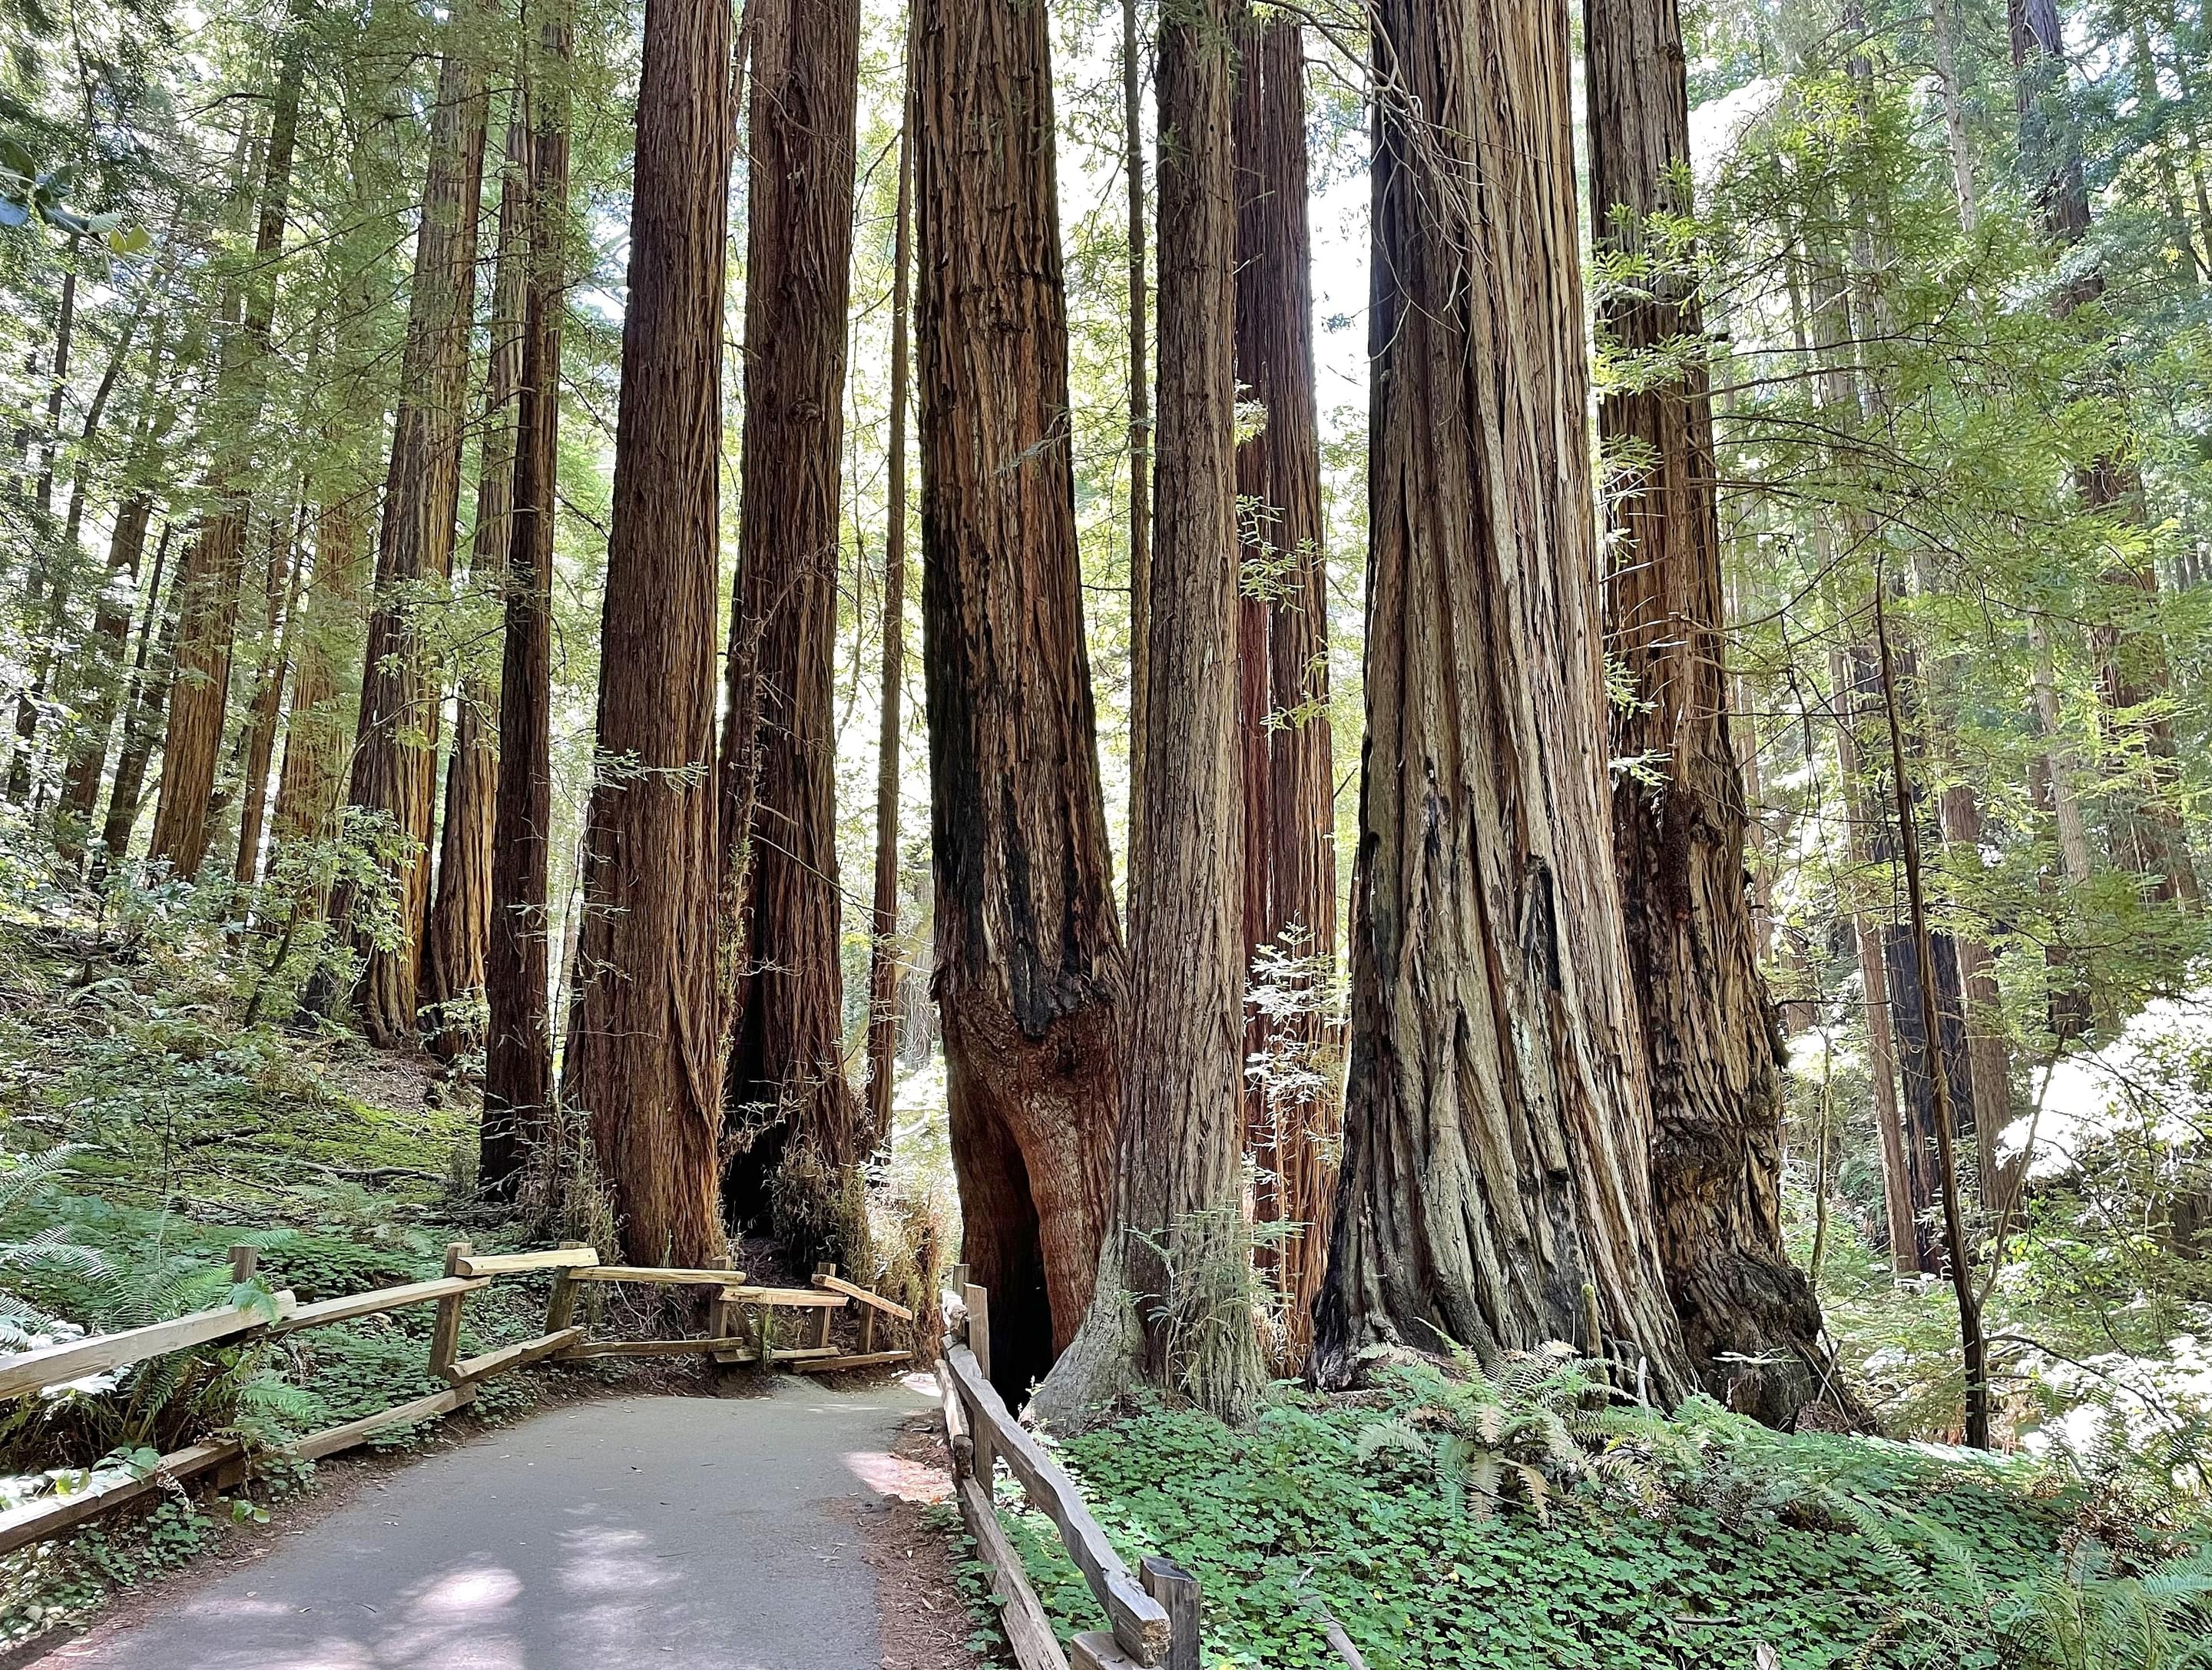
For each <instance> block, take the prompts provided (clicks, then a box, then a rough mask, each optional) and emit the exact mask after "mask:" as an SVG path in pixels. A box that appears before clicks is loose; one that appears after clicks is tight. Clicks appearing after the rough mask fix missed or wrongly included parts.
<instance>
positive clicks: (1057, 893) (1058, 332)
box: [915, 0, 1127, 1397]
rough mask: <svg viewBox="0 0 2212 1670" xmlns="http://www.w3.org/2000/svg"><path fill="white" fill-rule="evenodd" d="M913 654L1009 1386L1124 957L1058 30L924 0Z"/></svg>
mask: <svg viewBox="0 0 2212 1670" xmlns="http://www.w3.org/2000/svg"><path fill="white" fill-rule="evenodd" d="M915 40H916V47H917V55H918V64H917V70H916V95H915V96H916V114H917V121H916V124H915V137H916V145H917V147H918V149H917V157H916V162H917V168H916V174H917V178H916V187H917V192H918V197H917V201H918V204H919V209H920V231H921V251H922V261H921V290H920V295H919V298H918V307H917V315H916V316H917V319H918V321H919V331H920V339H921V340H920V349H921V355H920V358H921V447H922V632H923V656H922V659H923V665H924V667H925V669H926V677H927V698H928V708H929V759H930V786H931V799H930V830H931V837H932V845H933V850H934V853H935V860H936V881H937V910H936V919H937V972H936V980H935V986H936V992H937V999H938V1008H939V1015H940V1016H941V1017H942V1020H943V1024H944V1035H945V1069H946V1078H947V1091H948V1098H949V1107H950V1113H951V1130H952V1159H953V1165H954V1169H955V1170H956V1172H957V1175H958V1178H959V1182H960V1209H961V1227H962V1253H963V1257H964V1258H965V1259H966V1260H968V1263H969V1269H970V1272H971V1273H972V1274H973V1277H974V1278H975V1280H976V1281H977V1282H979V1283H981V1284H983V1285H984V1286H987V1287H988V1288H989V1289H990V1290H991V1327H992V1333H991V1345H992V1360H991V1366H992V1372H993V1375H994V1378H995V1379H996V1380H997V1382H998V1384H999V1386H1000V1388H1001V1390H1003V1391H1004V1392H1006V1394H1008V1395H1009V1396H1012V1397H1018V1396H1019V1394H1021V1393H1022V1392H1023V1391H1024V1390H1026V1389H1027V1388H1028V1387H1029V1386H1030V1384H1031V1383H1032V1382H1035V1381H1036V1378H1037V1377H1038V1376H1039V1375H1042V1373H1043V1372H1044V1371H1045V1369H1048V1367H1050V1366H1051V1363H1052V1361H1053V1358H1054V1356H1055V1355H1057V1353H1058V1352H1059V1351H1060V1350H1062V1349H1064V1348H1065V1347H1066V1345H1067V1344H1068V1342H1069V1341H1070V1340H1071V1339H1073V1337H1074V1334H1075V1331H1076V1328H1077V1327H1078V1326H1079V1324H1080V1323H1081V1321H1082V1320H1083V1316H1084V1313H1085V1309H1087V1307H1088V1306H1089V1304H1090V1302H1091V1288H1092V1284H1093V1282H1094V1280H1095V1278H1097V1270H1098V1250H1099V1246H1100V1243H1101V1241H1102V1239H1103V1236H1104V1234H1105V1227H1106V1218H1107V1213H1108V1208H1109V1204H1110V1199H1111V1181H1112V1154H1113V1137H1114V1130H1115V1122H1116V1113H1117V1110H1118V1108H1119V1107H1120V1105H1121V1084H1120V1074H1121V1057H1120V1052H1119V1044H1120V1041H1121V1006H1122V1002H1123V994H1124V990H1125V983H1126V978H1127V976H1126V972H1125V965H1124V961H1123V956H1122V949H1121V932H1120V929H1119V926H1118V924H1117V923H1116V921H1115V914H1114V897H1113V868H1112V858H1111V854H1110V853H1109V850H1108V844H1107V836H1106V814H1105V801H1104V795H1103V791H1102V789H1101V786H1100V782H1099V775H1098V762H1097V736H1096V720H1095V716H1094V714H1093V711H1092V707H1091V666H1090V659H1089V654H1088V652H1087V650H1086V647H1085V642H1084V635H1083V599H1082V586H1081V570H1080V564H1079V556H1078V551H1077V542H1076V531H1075V476H1074V465H1073V455H1072V453H1071V451H1070V435H1069V431H1068V391H1067V309H1066V292H1065V288H1064V285H1063V279H1062V272H1061V267H1060V214H1059V198H1058V193H1057V191H1056V189H1055V183H1054V182H1055V173H1054V154H1053V152H1054V147H1053V104H1052V100H1051V98H1050V96H1049V95H1050V89H1051V85H1052V66H1051V38H1050V34H1049V31H1048V20H1047V17H1046V15H1045V12H1044V10H1043V9H1042V8H1041V7H1037V6H1031V5H1026V4H1022V3H1019V0H982V3H955V0H921V4H920V5H919V6H918V8H917V10H916V15H915Z"/></svg>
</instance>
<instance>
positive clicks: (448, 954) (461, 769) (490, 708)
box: [420, 677, 499, 1065]
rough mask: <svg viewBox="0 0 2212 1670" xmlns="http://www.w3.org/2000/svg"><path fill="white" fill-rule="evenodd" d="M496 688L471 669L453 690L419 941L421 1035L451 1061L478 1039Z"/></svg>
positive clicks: (494, 780)
mask: <svg viewBox="0 0 2212 1670" xmlns="http://www.w3.org/2000/svg"><path fill="white" fill-rule="evenodd" d="M498 699H499V698H498V695H497V693H496V692H495V691H493V690H491V689H488V688H487V687H486V685H485V683H484V681H483V680H482V679H481V678H477V677H467V678H464V679H462V680H461V683H460V687H459V691H458V693H457V695H456V696H455V699H454V700H455V713H454V719H453V747H452V749H451V750H450V751H449V752H448V754H447V758H446V816H445V818H444V820H443V821H442V822H441V824H440V826H439V834H438V885H437V892H436V894H435V896H434V897H433V898H432V900H431V903H430V914H429V919H428V924H427V926H426V929H425V933H424V938H423V942H422V992H421V994H420V996H421V1002H422V1034H423V1041H425V1042H426V1043H427V1044H428V1046H429V1049H430V1053H431V1054H433V1055H435V1056H436V1057H437V1058H438V1059H439V1060H441V1061H444V1062H447V1064H449V1065H450V1064H451V1063H453V1062H455V1061H458V1060H460V1059H461V1057H463V1056H464V1055H466V1054H469V1053H471V1051H472V1050H475V1049H476V1048H478V1047H480V1046H481V1045H482V1043H483V1023H481V1022H480V1021H479V1020H478V1018H477V1005H478V1004H480V1003H482V1002H483V990H484V948H485V946H486V945H487V944H489V938H490V934H491V843H492V821H493V816H494V814H493V805H494V802H495V798H496V796H497V794H498V792H499V754H498V751H497V750H496V749H495V747H494V742H495V738H496V734H497V733H496V731H495V725H496V723H497V721H496V719H495V714H496V712H497V708H496V707H495V703H496V702H497V701H498Z"/></svg>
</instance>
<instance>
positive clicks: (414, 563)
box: [333, 19, 485, 1049]
mask: <svg viewBox="0 0 2212 1670" xmlns="http://www.w3.org/2000/svg"><path fill="white" fill-rule="evenodd" d="M447 27H448V29H449V30H452V31H453V32H455V33H454V35H453V38H451V39H448V42H447V50H446V54H445V57H444V58H443V60H442V61H441V64H440V67H439V72H438V102H437V109H436V112H435V115H434V116H433V118H432V121H431V131H430V154H429V161H428V167H427V170H426V173H425V175H424V179H423V185H422V220H421V222H420V223H419V225H418V227H417V229H416V237H415V276H414V288H413V289H412V291H411V292H410V295H409V299H408V309H407V343H406V347H405V349H404V354H403V356H402V360H401V365H400V388H399V407H398V411H397V412H396V413H395V414H394V416H393V419H392V462H391V467H390V470H389V471H387V473H386V477H385V483H384V519H383V521H382V522H381V524H380V525H379V527H378V530H377V539H376V580H375V590H374V601H373V604H372V607H371V610H370V614H369V618H368V651H367V654H366V656H365V657H364V659H363V661H362V678H361V714H360V718H359V720H357V721H356V725H355V729H354V752H353V770H352V773H351V780H350V781H349V784H348V786H347V792H346V802H347V804H348V805H349V806H351V807H355V808H358V809H359V810H360V811H364V812H368V813H370V814H373V815H376V816H379V817H382V818H385V819H388V820H389V823H390V830H391V833H392V835H395V836H396V837H397V838H398V842H399V844H400V848H401V852H400V856H399V857H398V859H397V860H396V862H397V865H398V871H397V874H396V876H395V878H394V883H395V885H396V887H397V890H398V936H397V938H396V940H394V941H393V942H392V943H389V944H384V943H380V942H379V940H378V938H375V937H374V936H372V935H370V934H368V933H367V932H362V931H361V930H358V929H356V927H355V926H354V924H353V923H352V922H351V920H349V918H350V916H351V914H352V902H351V895H350V890H347V889H341V890H339V896H338V898H337V901H335V902H334V904H333V909H334V911H335V912H336V913H337V929H338V931H339V932H343V933H345V934H347V935H348V936H349V938H350V939H351V941H352V944H353V949H354V952H355V955H356V956H357V957H359V958H360V960H361V972H360V981H359V984H358V985H357V987H356V989H355V993H354V997H355V1001H356V1005H357V1006H358V1007H359V1010H360V1013H361V1023H362V1029H363V1030H364V1031H366V1032H367V1033H368V1036H369V1040H370V1041H372V1042H373V1043H374V1044H376V1045H378V1046H379V1047H380V1048H385V1049H398V1048H405V1047H408V1046H410V1045H412V1044H414V1043H415V1042H416V1040H417V1038H418V1035H419V1034H418V1032H417V1029H416V1013H415V1011H416V987H417V985H418V982H419V976H420V974H421V968H422V931H423V920H424V918H425V915H426V914H427V913H428V907H429V899H430V837H431V825H432V823H433V821H434V820H435V815H436V810H437V755H438V722H439V708H440V706H441V700H442V692H441V689H440V684H439V678H438V674H437V671H436V669H435V668H434V667H433V666H431V665H429V651H428V647H427V646H426V645H425V643H424V641H423V637H424V634H423V629H422V620H421V612H422V610H423V608H424V607H425V606H426V604H428V600H429V598H428V593H429V592H430V591H431V590H432V589H433V588H435V587H438V586H442V585H443V583H444V582H445V581H447V580H449V579H450V578H451V576H452V574H453V532H454V519H455V518H456V516H457V515H458V513H459V501H460V490H461V435H462V431H463V429H464V428H465V425H466V422H467V409H468V394H467V390H468V373H469V331H470V327H471V324H472V323H473V315H474V313H475V306H476V263H477V215H478V206H479V203H480V201H481V197H482V194H483V150H484V120H485V94H484V82H483V72H482V70H480V69H479V68H478V67H477V63H476V60H475V47H474V44H473V43H472V42H471V41H468V40H465V39H460V38H459V31H460V30H461V29H463V28H464V27H465V23H464V22H463V21H460V20H459V19H456V20H454V21H451V22H449V23H448V25H447Z"/></svg>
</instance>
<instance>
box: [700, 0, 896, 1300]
mask: <svg viewBox="0 0 2212 1670" xmlns="http://www.w3.org/2000/svg"><path fill="white" fill-rule="evenodd" d="M755 5H756V8H757V16H756V18H755V20H754V27H755V29H756V34H755V36H754V40H753V64H752V89H751V92H752V107H751V117H750V131H751V141H752V155H751V159H750V161H751V171H750V186H749V191H748V196H747V198H746V215H747V217H748V221H749V228H748V243H747V257H746V268H745V403H744V404H745V416H744V446H743V448H742V451H743V454H744V482H743V488H744V496H743V503H742V506H741V508H740V513H739V535H738V539H739V546H738V549H739V553H740V556H739V562H738V586H737V596H736V598H735V600H734V602H733V604H732V609H731V615H730V645H729V671H728V676H729V680H730V685H731V693H732V700H731V701H730V702H729V703H728V711H727V713H726V716H725V729H724V742H723V770H724V772H725V774H726V777H727V779H728V782H727V786H726V802H725V809H726V813H727V814H728V815H729V816H730V817H732V823H731V825H730V826H729V827H728V828H726V829H725V830H724V831H723V836H724V839H725V840H726V841H729V842H731V843H733V846H732V857H731V859H729V860H728V861H727V864H726V868H727V871H728V874H729V876H730V878H731V884H732V887H733V888H734V889H735V896H734V899H733V900H732V918H733V922H734V925H735V930H736V936H737V937H736V942H735V947H734V949H735V956H736V962H737V981H738V985H737V994H736V1000H737V1003H738V1011H737V1014H736V1017H735V1021H736V1026H735V1032H734V1035H733V1039H732V1053H731V1059H730V1073H729V1083H728V1087H727V1095H728V1100H729V1103H730V1108H731V1116H732V1122H733V1134H734V1139H735V1140H734V1146H735V1149H736V1153H735V1157H734V1159H733V1161H732V1166H731V1170H730V1175H729V1180H728V1188H727V1198H728V1206H729V1211H730V1213H731V1216H732V1220H733V1221H734V1222H736V1223H737V1224H753V1225H758V1226H760V1227H763V1228H767V1229H771V1230H773V1231H774V1233H775V1235H776V1236H777V1237H778V1238H779V1239H780V1240H781V1241H782V1242H784V1243H785V1245H786V1246H787V1248H788V1249H789V1250H790V1251H791V1252H792V1253H793V1255H794V1256H795V1257H797V1258H799V1260H801V1261H811V1260H817V1259H829V1260H836V1262H838V1263H840V1264H844V1265H848V1266H858V1265H859V1264H860V1262H861V1260H860V1245H859V1239H860V1236H862V1235H863V1234H864V1233H865V1218H864V1214H863V1212H862V1211H861V1203H860V1199H859V1198H858V1185H859V1175H858V1171H857V1168H858V1165H859V1163H860V1161H861V1160H862V1159H863V1158H864V1157H865V1155H864V1154H863V1153H862V1151H861V1145H860V1136H861V1130H860V1105H859V1102H858V1101H857V1099H856V1098H855V1097H854V1094H853V1091H852V1087H851V1086H850V1085H849V1084H847V1083H846V1080H845V1073H844V1065H843V1060H842V1055H843V1047H842V1035H843V1030H844V985H843V980H842V972H841V964H840V955H841V951H842V944H841V938H842V934H841V920H840V918H841V904H842V895H841V893H840V890H839V888H838V881H837V806H836V741H835V738H834V735H833V723H834V722H833V718H832V708H831V701H830V693H831V683H832V676H833V670H834V667H835V663H836V625H837V557H838V549H839V545H838V542H839V530H840V527H841V525H842V524H841V519H840V514H839V512H840V504H839V492H838V483H839V479H840V478H839V471H838V453H839V449H840V447H841V446H842V444H843V436H844V405H845V356H846V322H845V310H846V305H847V302H848V300H849V299H850V295H851V267H852V254H853V158H854V118H855V114H856V108H857V102H858V99H859V87H860V81H859V77H860V8H859V6H858V4H857V3H856V0H755ZM738 820H742V821H738Z"/></svg>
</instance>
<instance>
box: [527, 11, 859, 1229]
mask: <svg viewBox="0 0 2212 1670" xmlns="http://www.w3.org/2000/svg"><path fill="white" fill-rule="evenodd" d="M729 88H730V15H729V9H728V7H727V5H726V4H724V3H722V0H648V3H647V9H646V18H645V56H644V61H643V65H642V69H641V73H640V79H639V84H638V112H637V166H636V185H635V192H634V195H633V197H632V206H631V210H630V261H629V310H628V312H627V313H626V314H625V316H624V319H623V376H622V404H621V408H620V411H619V414H618V416H617V425H616V433H615V487H614V520H613V528H612V534H611V538H610V540H609V543H608V550H607V586H606V601H605V609H604V612H603V614H602V616H601V625H600V653H601V657H602V665H603V666H604V667H605V674H604V676H603V677H602V678H601V680H600V684H599V769H598V774H597V781H596V782H595V783H594V785H593V786H592V805H591V812H590V821H589V824H588V827H587V832H586V837H585V849H584V865H585V879H584V922H583V928H582V933H581V938H580V942H579V945H578V951H577V956H578V963H579V967H580V984H579V989H578V997H577V1003H576V1019H575V1028H574V1032H573V1034H572V1035H571V1036H570V1038H569V1041H568V1080H567V1084H566V1097H565V1099H566V1100H567V1102H568V1104H569V1105H570V1106H571V1107H573V1108H580V1109H584V1110H586V1111H587V1112H588V1113H589V1114H590V1116H591V1122H592V1145H593V1147H594V1149H595V1151H597V1153H598V1156H599V1169H600V1172H601V1174H602V1175H604V1176H605V1179H606V1180H607V1182H608V1184H609V1185H610V1187H611V1189H612V1191H613V1194H614V1204H615V1211H616V1213H617V1218H618V1219H619V1222H620V1224H621V1235H622V1240H623V1248H624V1250H625V1252H626V1253H627V1254H628V1255H629V1257H630V1258H631V1259H632V1260H634V1261H635V1262H639V1263H647V1264H662V1263H665V1264H673V1265H690V1266H712V1265H716V1264H720V1262H722V1260H724V1259H725V1258H726V1256H727V1251H728V1241H727V1239H726V1237H725V1236H724V1235H723V1233H722V1227H721V1220H720V1213H719V1212H717V1211H716V1207H715V1172H716V1144H717V1139H718V1137H719V1134H720V1122H721V1120H720V1112H721V1103H720V1096H719V1094H718V1092H719V1090H720V1084H721V1066H722V1064H721V1053H720V1041H721V1027H720V1011H721V998H720V992H719V990H718V988H717V982H716V978H715V975H716V970H715V955H714V953H715V915H716V913H715V897H714V878H715V839H714V615H715V603H716V595H715V594H716V591H717V585H716V579H717V569H718V567H719V564H718V561H717V551H718V539H717V520H718V507H719V503H720V481H719V470H720V450H721V430H722V424H721V395H722V287H723V276H724V263H725V251H724V240H725V237H726V229H727V219H728V216H727V192H728V186H729V164H730V131H731V128H730V91H729ZM848 177H849V176H848ZM838 317H839V319H840V320H841V322H842V319H843V314H842V311H841V312H840V313H839V315H838ZM527 374H528V373H527V372H526V377H527ZM539 388H540V392H544V393H550V391H551V380H550V377H544V378H541V379H540V380H539ZM532 490H533V492H534V491H535V489H534V488H533V489H532ZM517 497H518V502H520V498H521V495H520V493H518V495H517ZM540 502H542V501H537V500H535V499H533V500H532V507H533V511H534V512H535V513H537V514H538V515H540V516H542V514H543V512H542V511H538V510H537V509H536V507H537V505H538V503H540ZM518 544H519V542H518Z"/></svg>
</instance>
